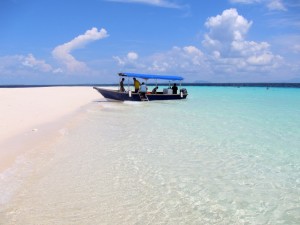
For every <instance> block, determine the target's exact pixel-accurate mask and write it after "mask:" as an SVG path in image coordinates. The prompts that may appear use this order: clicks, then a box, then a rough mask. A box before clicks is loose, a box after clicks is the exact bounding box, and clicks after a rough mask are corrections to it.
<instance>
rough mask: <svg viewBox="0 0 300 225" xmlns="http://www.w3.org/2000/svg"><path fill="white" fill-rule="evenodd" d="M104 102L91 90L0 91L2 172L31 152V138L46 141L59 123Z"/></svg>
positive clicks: (18, 89)
mask: <svg viewBox="0 0 300 225" xmlns="http://www.w3.org/2000/svg"><path fill="white" fill-rule="evenodd" d="M101 99H102V100H103V99H104V98H103V97H102V96H101V95H100V94H99V93H98V92H96V91H95V90H94V89H93V88H92V87H33V88H0V102H1V104H0V121H1V122H0V172H1V171H3V170H5V169H6V168H7V167H9V166H10V165H11V164H12V163H13V162H14V160H15V158H16V157H17V155H18V154H21V153H23V152H24V151H26V150H28V149H26V144H24V145H23V143H25V142H26V141H27V140H28V139H29V138H30V137H29V135H28V134H31V133H34V135H35V137H34V139H32V140H33V141H35V140H37V139H39V138H42V137H43V136H44V137H45V136H46V135H49V132H53V131H54V130H55V129H58V126H54V125H53V124H55V123H56V121H60V123H62V122H63V121H64V120H66V119H67V118H68V117H70V115H74V113H75V112H76V111H79V110H80V108H82V107H84V106H86V105H88V104H92V103H96V102H97V101H99V100H101ZM45 127H47V129H45ZM41 128H43V131H44V132H40V130H41ZM45 130H46V132H45Z"/></svg>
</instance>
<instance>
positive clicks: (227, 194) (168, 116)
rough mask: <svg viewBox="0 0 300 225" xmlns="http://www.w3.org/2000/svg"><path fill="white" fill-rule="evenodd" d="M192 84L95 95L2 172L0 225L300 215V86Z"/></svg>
mask: <svg viewBox="0 0 300 225" xmlns="http://www.w3.org/2000/svg"><path fill="white" fill-rule="evenodd" d="M187 89H188V92H189V95H188V98H187V99H186V100H181V101H163V102H159V101H157V102H124V103H121V102H111V101H106V100H105V101H103V100H101V101H100V100H99V101H96V102H93V103H92V104H91V105H90V106H89V107H88V108H87V109H86V111H85V115H84V116H83V118H82V119H81V120H80V121H79V122H77V124H76V125H74V126H72V127H66V128H65V130H63V131H62V134H61V135H62V136H63V138H60V139H59V140H57V141H56V142H55V143H54V144H53V145H51V146H50V147H48V148H46V149H44V148H43V149H39V148H38V149H35V150H34V151H35V154H30V155H24V156H22V157H19V159H18V162H17V163H16V164H15V165H14V166H13V167H12V168H10V169H9V170H8V171H6V172H5V173H2V174H1V175H0V224H1V225H2V224H3V225H4V224H22V225H23V224H30V225H35V224H36V225H44V224H51V225H53V224H59V225H67V224H68V225H69V224H80V225H82V224H84V225H88V224H91V225H94V224H143V225H144V224H172V225H173V224H174V225H175V224H176V225H177V224H189V225H190V224H224V225H225V224H226V225H227V224H255V225H259V224H270V225H276V224H285V225H293V224H295V225H296V224H298V225H299V224H300V89H296V88H263V87H241V88H238V87H195V86H193V87H187ZM99 99H100V98H99Z"/></svg>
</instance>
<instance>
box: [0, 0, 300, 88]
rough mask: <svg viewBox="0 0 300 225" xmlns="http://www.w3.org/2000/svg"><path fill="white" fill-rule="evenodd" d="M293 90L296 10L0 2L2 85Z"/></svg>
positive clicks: (243, 2) (180, 1)
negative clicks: (238, 85)
mask: <svg viewBox="0 0 300 225" xmlns="http://www.w3.org/2000/svg"><path fill="white" fill-rule="evenodd" d="M119 72H133V73H147V74H165V75H179V76H183V77H184V78H185V82H201V81H207V82H300V0H207V1H204V0H76V1H73V0H72V1H71V0H64V1H62V0H1V1H0V85H7V84H11V85H14V84H27V85H30V84H33V85H36V84H41V85H43V84H93V83H97V84H111V83H116V82H118V76H117V73H119Z"/></svg>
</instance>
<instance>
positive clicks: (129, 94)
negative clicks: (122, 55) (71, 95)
mask: <svg viewBox="0 0 300 225" xmlns="http://www.w3.org/2000/svg"><path fill="white" fill-rule="evenodd" d="M118 75H119V76H120V78H128V87H127V90H125V91H120V90H111V89H106V88H99V87H93V88H94V89H95V90H97V91H98V92H99V93H100V94H101V95H103V97H105V98H108V99H113V100H117V101H156V100H181V99H186V97H187V95H188V93H187V90H186V89H185V88H180V87H181V81H182V80H183V78H182V77H180V76H166V75H152V74H137V73H119V74H118ZM129 78H140V79H144V80H145V81H146V82H147V81H148V80H149V79H154V80H156V86H157V80H169V87H168V88H164V89H163V91H158V92H156V93H152V92H149V91H148V92H146V94H145V95H143V94H142V93H140V92H138V93H135V92H134V91H131V89H130V86H129ZM170 81H179V82H180V86H179V87H178V88H180V89H179V93H177V94H173V91H172V89H171V86H170Z"/></svg>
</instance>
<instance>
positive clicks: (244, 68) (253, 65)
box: [114, 9, 284, 81]
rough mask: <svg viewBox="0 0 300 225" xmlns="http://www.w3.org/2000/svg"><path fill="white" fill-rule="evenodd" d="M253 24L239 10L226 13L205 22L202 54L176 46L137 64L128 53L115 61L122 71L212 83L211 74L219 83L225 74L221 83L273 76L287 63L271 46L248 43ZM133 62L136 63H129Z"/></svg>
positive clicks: (198, 49) (191, 46)
mask: <svg viewBox="0 0 300 225" xmlns="http://www.w3.org/2000/svg"><path fill="white" fill-rule="evenodd" d="M252 24H253V22H252V21H248V20H247V19H246V18H244V17H243V16H242V15H240V14H239V13H238V11H237V10H236V9H227V10H224V11H223V12H222V13H221V14H220V15H216V16H214V17H210V18H208V19H207V21H206V22H205V26H206V28H207V33H206V34H205V35H204V40H203V41H202V46H203V50H201V49H200V48H199V47H197V46H194V45H190V46H184V47H178V46H175V47H173V48H172V49H170V50H169V51H166V52H159V53H155V54H153V55H151V56H148V57H145V58H138V60H135V57H134V54H133V55H132V57H130V54H129V53H128V54H127V56H126V57H114V58H115V60H117V62H118V64H119V65H120V66H122V67H123V68H131V69H135V70H142V71H144V72H156V73H176V74H178V73H182V74H185V75H190V76H192V74H193V75H194V76H198V77H199V76H201V77H202V79H203V77H206V79H210V78H209V76H210V75H212V74H214V76H215V78H214V79H216V77H218V76H219V74H222V76H223V78H222V79H225V80H226V79H230V78H231V79H232V80H240V79H242V78H241V77H242V75H244V74H248V75H249V74H251V75H253V76H258V75H259V74H260V75H261V74H264V75H265V74H268V73H271V72H274V71H275V70H276V68H279V67H280V66H281V65H283V63H284V60H283V58H282V57H281V56H279V55H276V54H274V53H272V51H271V45H270V44H269V43H268V42H255V41H251V40H250V41H249V40H247V34H248V32H249V30H250V28H251V26H252ZM130 58H132V59H133V60H131V61H130V60H129V59H130ZM133 62H135V63H133ZM220 79H221V78H220ZM256 79H259V78H257V77H256ZM249 80H251V78H250V79H249ZM249 80H248V81H249ZM227 81H228V80H227Z"/></svg>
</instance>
